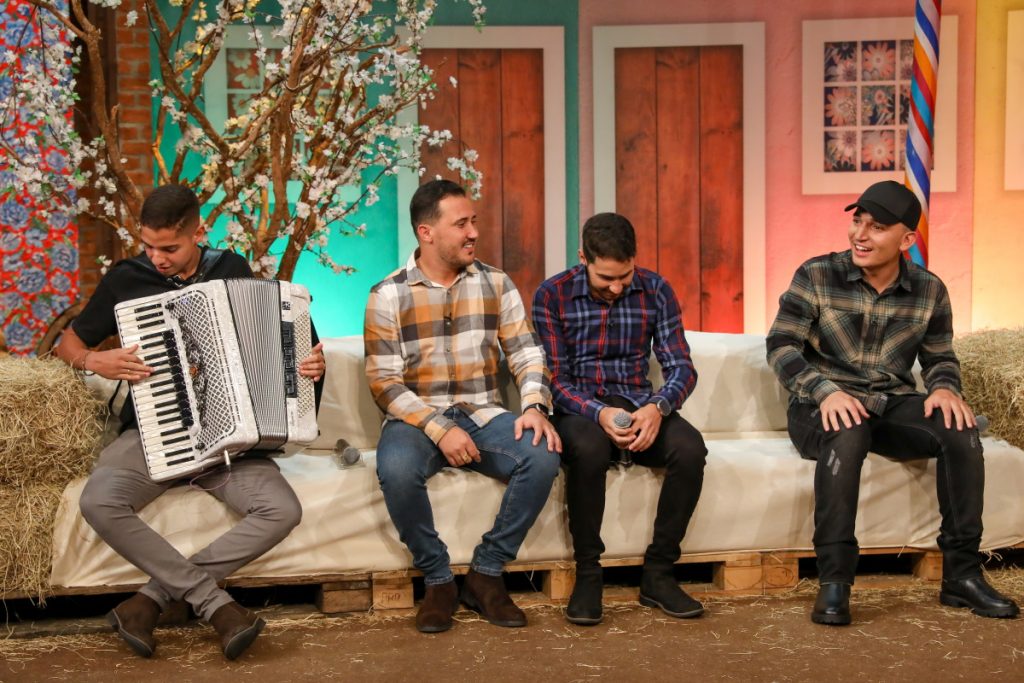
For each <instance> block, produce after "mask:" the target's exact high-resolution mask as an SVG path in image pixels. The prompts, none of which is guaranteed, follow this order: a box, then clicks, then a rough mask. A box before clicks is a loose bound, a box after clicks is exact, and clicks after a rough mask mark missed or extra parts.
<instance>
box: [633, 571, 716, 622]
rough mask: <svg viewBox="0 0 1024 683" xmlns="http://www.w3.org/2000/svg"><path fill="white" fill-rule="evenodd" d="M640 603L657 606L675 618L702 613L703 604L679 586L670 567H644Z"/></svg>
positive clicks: (689, 616)
mask: <svg viewBox="0 0 1024 683" xmlns="http://www.w3.org/2000/svg"><path fill="white" fill-rule="evenodd" d="M640 604H641V605H643V606H644V607H657V608H659V609H660V610H661V611H662V612H664V613H665V614H667V615H669V616H670V617H675V618H676V619H691V618H693V617H699V616H700V615H702V614H704V605H702V604H700V603H699V602H697V601H696V600H694V599H693V598H691V597H690V596H689V595H688V594H687V593H686V591H684V590H683V589H682V588H680V587H679V582H677V581H676V578H675V577H674V576H673V575H672V569H671V568H668V569H664V568H655V569H652V568H648V567H646V566H645V567H644V573H643V575H642V576H641V578H640Z"/></svg>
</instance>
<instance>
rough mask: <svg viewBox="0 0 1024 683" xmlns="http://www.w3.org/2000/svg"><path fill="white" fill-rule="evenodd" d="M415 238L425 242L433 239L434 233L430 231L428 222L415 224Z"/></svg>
mask: <svg viewBox="0 0 1024 683" xmlns="http://www.w3.org/2000/svg"><path fill="white" fill-rule="evenodd" d="M416 239H417V240H419V241H420V242H427V243H430V242H433V241H434V235H433V233H432V230H431V227H430V224H428V223H420V224H419V225H417V226H416Z"/></svg>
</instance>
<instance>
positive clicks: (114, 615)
mask: <svg viewBox="0 0 1024 683" xmlns="http://www.w3.org/2000/svg"><path fill="white" fill-rule="evenodd" d="M159 619H160V605H158V604H156V602H155V601H154V600H153V599H152V598H150V597H149V596H146V595H143V594H142V593H136V594H135V595H133V596H132V597H130V598H128V599H127V600H125V601H124V602H122V603H121V604H120V605H118V606H117V607H115V608H114V609H112V610H110V612H108V613H107V621H108V622H109V623H110V625H111V626H113V627H114V630H115V631H117V635H119V636H121V638H123V639H124V642H126V643H128V647H130V648H131V649H132V650H134V651H135V654H137V655H140V656H142V657H152V656H153V651H154V650H156V639H155V638H153V629H154V628H156V622H157V621H158V620H159Z"/></svg>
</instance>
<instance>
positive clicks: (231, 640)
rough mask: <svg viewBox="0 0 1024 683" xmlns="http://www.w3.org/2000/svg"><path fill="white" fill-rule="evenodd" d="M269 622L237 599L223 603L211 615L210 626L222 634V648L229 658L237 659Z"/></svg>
mask: <svg viewBox="0 0 1024 683" xmlns="http://www.w3.org/2000/svg"><path fill="white" fill-rule="evenodd" d="M266 625H267V622H265V621H263V620H262V619H260V618H259V617H258V616H256V614H255V613H253V612H250V611H249V610H247V609H246V608H244V607H242V606H241V605H239V604H238V603H237V602H235V601H233V600H232V601H231V602H229V603H228V604H226V605H221V606H220V607H218V608H217V611H216V612H214V613H213V616H211V617H210V626H213V628H214V629H216V631H217V634H218V635H220V649H221V651H223V652H224V656H225V657H227V658H228V659H235V658H236V657H238V655H240V654H242V653H243V652H245V649H246V648H247V647H249V646H250V645H252V641H254V640H256V636H258V635H259V634H260V631H262V630H263V627H264V626H266Z"/></svg>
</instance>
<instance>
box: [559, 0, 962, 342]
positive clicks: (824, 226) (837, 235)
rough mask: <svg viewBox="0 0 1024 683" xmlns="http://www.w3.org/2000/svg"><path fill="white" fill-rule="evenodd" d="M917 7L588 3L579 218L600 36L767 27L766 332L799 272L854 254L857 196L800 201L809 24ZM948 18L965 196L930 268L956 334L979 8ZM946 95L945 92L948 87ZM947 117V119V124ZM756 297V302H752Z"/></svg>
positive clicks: (945, 220)
mask: <svg viewBox="0 0 1024 683" xmlns="http://www.w3.org/2000/svg"><path fill="white" fill-rule="evenodd" d="M913 12H914V0H899V1H898V2H895V1H893V0H858V2H855V3H851V2H849V1H848V0H786V1H785V2H762V1H761V0H715V1H714V2H690V1H684V0H636V1H634V2H628V3H624V2H621V0H581V1H580V43H579V45H580V83H579V86H580V93H579V95H580V215H581V216H582V217H583V218H586V217H587V216H590V215H591V214H592V213H593V207H594V167H593V163H594V157H593V78H592V66H593V40H592V29H593V28H594V27H595V26H623V25H630V24H684V23H711V22H738V21H761V22H764V23H765V49H766V53H767V54H766V60H767V64H766V74H765V76H766V79H765V87H766V88H767V93H766V94H767V98H766V99H767V103H768V105H767V113H766V115H767V121H766V132H767V141H766V145H765V150H766V154H767V160H766V168H767V182H766V194H767V197H766V205H765V213H766V222H767V225H766V226H765V229H766V231H767V232H766V239H765V245H766V246H765V252H766V253H765V255H764V258H765V265H766V269H765V270H766V283H765V292H764V295H765V298H766V301H767V306H766V315H767V320H766V321H765V329H767V326H768V325H770V324H771V321H772V319H774V317H775V313H776V311H777V310H778V298H779V295H780V294H781V293H782V292H783V291H784V290H785V289H786V287H787V286H788V285H789V281H790V278H791V277H792V275H793V271H794V270H795V269H796V267H797V266H798V265H800V263H801V262H803V261H804V260H806V259H807V258H810V257H811V256H815V255H818V254H822V253H826V252H829V251H840V250H843V249H846V248H848V246H849V245H848V243H847V241H846V228H847V226H848V225H849V216H848V214H845V213H843V207H844V206H846V205H847V204H848V203H849V202H850V201H852V200H853V199H854V198H855V197H856V195H806V196H805V195H804V194H803V193H802V191H801V159H802V157H801V148H802V147H801V146H802V144H803V140H802V134H801V121H802V97H803V95H802V93H801V83H802V78H803V65H802V64H801V59H802V27H801V22H802V21H804V20H805V19H841V18H851V19H860V18H869V17H892V16H912V15H913ZM943 15H944V16H946V15H958V16H959V22H960V26H959V45H958V48H959V50H958V51H959V57H960V58H959V64H958V73H957V78H958V81H959V83H958V86H957V87H958V97H957V101H958V107H959V108H958V110H957V145H958V147H957V185H956V186H957V191H956V192H946V193H933V196H932V208H931V243H930V250H931V263H930V264H929V267H930V269H931V270H932V271H934V272H935V273H937V274H938V275H939V276H940V277H941V278H942V279H943V280H944V281H945V282H946V284H947V285H948V287H949V290H950V296H951V298H952V301H953V310H954V321H955V324H956V328H957V331H958V332H964V331H967V330H969V329H970V325H971V269H972V251H973V244H972V232H973V231H972V226H973V201H974V197H973V186H974V144H973V131H974V82H975V81H974V69H975V56H974V55H975V33H976V30H975V19H976V9H975V3H974V0H946V1H945V2H944V3H943ZM940 87H941V86H940ZM940 115H941V114H940ZM751 295H753V293H748V296H751Z"/></svg>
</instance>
